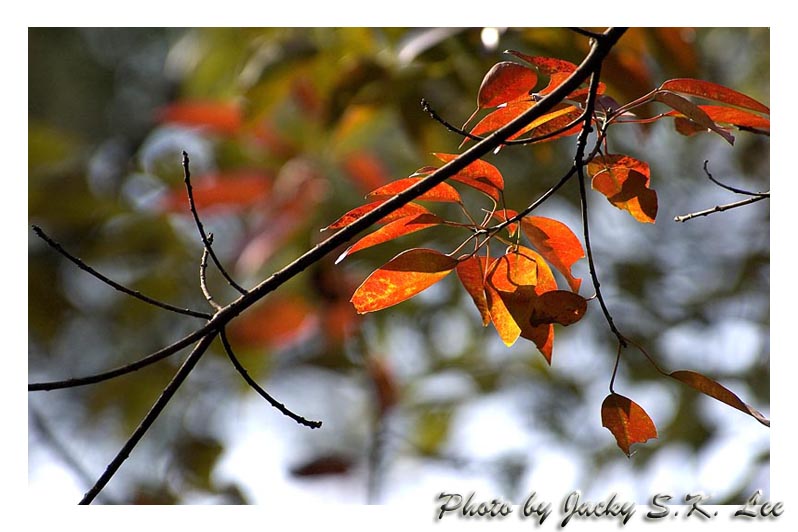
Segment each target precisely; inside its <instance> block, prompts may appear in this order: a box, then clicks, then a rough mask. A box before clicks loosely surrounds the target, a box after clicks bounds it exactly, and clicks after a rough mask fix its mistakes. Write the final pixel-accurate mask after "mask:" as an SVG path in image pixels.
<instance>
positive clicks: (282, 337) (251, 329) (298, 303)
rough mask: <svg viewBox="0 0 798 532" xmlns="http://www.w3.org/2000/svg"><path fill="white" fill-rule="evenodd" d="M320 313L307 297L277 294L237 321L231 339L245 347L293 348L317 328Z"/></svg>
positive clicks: (232, 328) (230, 330) (231, 328)
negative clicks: (290, 346)
mask: <svg viewBox="0 0 798 532" xmlns="http://www.w3.org/2000/svg"><path fill="white" fill-rule="evenodd" d="M318 323H319V313H318V311H317V309H316V308H315V307H314V306H312V305H310V304H309V303H308V302H307V301H306V300H305V298H303V297H300V296H296V295H274V296H271V297H269V298H268V299H265V300H264V301H263V302H262V303H259V304H258V305H257V306H255V307H253V308H252V310H251V311H249V312H247V313H246V314H245V315H243V316H241V318H240V319H237V320H236V321H234V322H233V323H232V324H231V326H230V328H229V332H230V339H231V340H233V341H234V342H235V343H237V344H240V345H245V346H254V347H262V346H264V345H266V346H269V347H272V348H282V347H286V346H289V345H291V344H293V343H295V342H296V341H298V340H299V339H300V338H302V337H304V336H306V335H308V334H310V333H311V332H312V331H313V330H314V329H316V328H317V326H318Z"/></svg>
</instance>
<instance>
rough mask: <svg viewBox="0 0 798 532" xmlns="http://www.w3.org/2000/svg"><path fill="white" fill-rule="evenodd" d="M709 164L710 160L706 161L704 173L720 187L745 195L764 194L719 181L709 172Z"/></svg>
mask: <svg viewBox="0 0 798 532" xmlns="http://www.w3.org/2000/svg"><path fill="white" fill-rule="evenodd" d="M708 164H709V161H704V173H705V174H706V175H707V177H708V178H709V180H710V181H712V182H713V183H715V184H716V185H718V186H719V187H721V188H725V189H726V190H728V191H730V192H734V193H735V194H742V195H744V196H762V195H763V193H762V192H749V191H747V190H743V189H741V188H735V187H731V186H729V185H726V184H724V183H721V182H720V181H718V180H717V179H715V178H714V177H712V174H710V173H709V168H707V165H708Z"/></svg>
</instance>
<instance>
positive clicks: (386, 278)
mask: <svg viewBox="0 0 798 532" xmlns="http://www.w3.org/2000/svg"><path fill="white" fill-rule="evenodd" d="M456 266H457V260H456V259H453V258H451V257H448V256H446V255H444V254H442V253H440V252H439V251H435V250H434V249H423V248H417V249H408V250H407V251H403V252H402V253H400V254H399V255H397V256H396V257H394V258H393V259H391V260H390V261H388V263H386V264H385V265H384V266H382V267H381V268H379V269H377V270H375V271H374V272H373V273H372V274H371V275H369V276H368V278H367V279H366V280H365V281H363V284H361V285H360V286H359V287H358V289H357V290H355V293H354V295H353V296H352V299H351V302H352V304H353V305H354V306H355V309H357V311H358V313H359V314H365V313H366V312H374V311H377V310H382V309H384V308H387V307H390V306H393V305H396V304H397V303H401V302H402V301H405V300H407V299H410V298H411V297H413V296H414V295H416V294H418V293H419V292H421V291H423V290H425V289H427V288H429V287H430V286H432V285H433V284H435V283H437V282H438V281H440V280H441V279H443V278H444V277H446V276H447V275H448V274H449V273H450V272H451V271H452V270H454V269H455V267H456Z"/></svg>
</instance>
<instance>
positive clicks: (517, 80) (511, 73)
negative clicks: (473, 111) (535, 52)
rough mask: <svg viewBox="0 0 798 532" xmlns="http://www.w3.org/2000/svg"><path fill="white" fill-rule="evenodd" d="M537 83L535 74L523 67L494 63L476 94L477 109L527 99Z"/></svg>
mask: <svg viewBox="0 0 798 532" xmlns="http://www.w3.org/2000/svg"><path fill="white" fill-rule="evenodd" d="M537 82H538V76H537V74H535V72H534V71H533V70H531V69H529V68H528V67H525V66H524V65H519V64H518V63H512V62H510V61H502V62H500V63H496V64H495V65H493V68H491V69H490V70H489V71H488V73H487V74H485V77H484V78H483V79H482V84H481V85H480V86H479V92H478V93H477V107H479V108H480V109H483V108H485V107H496V106H497V105H500V104H503V103H507V102H512V101H515V100H518V99H521V98H527V97H529V92H530V91H531V90H532V89H534V88H535V85H536V84H537Z"/></svg>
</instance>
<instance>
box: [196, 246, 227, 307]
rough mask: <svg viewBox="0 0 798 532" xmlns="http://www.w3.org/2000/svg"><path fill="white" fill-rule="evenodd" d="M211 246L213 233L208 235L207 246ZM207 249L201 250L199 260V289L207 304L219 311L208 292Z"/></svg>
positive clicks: (217, 304)
mask: <svg viewBox="0 0 798 532" xmlns="http://www.w3.org/2000/svg"><path fill="white" fill-rule="evenodd" d="M212 245H213V233H208V246H212ZM208 250H209V247H205V248H203V249H202V259H200V270H199V278H200V289H201V290H202V295H204V296H205V299H206V300H207V301H208V304H209V305H210V306H212V307H213V308H214V309H216V310H219V309H221V308H222V306H221V305H220V304H219V303H217V302H216V301H214V299H213V296H212V295H211V293H210V291H209V290H208V280H207V278H206V277H207V276H206V273H207V271H208V253H209V251H208Z"/></svg>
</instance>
